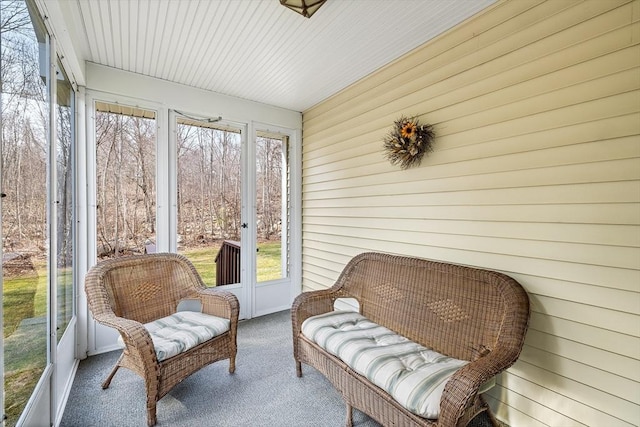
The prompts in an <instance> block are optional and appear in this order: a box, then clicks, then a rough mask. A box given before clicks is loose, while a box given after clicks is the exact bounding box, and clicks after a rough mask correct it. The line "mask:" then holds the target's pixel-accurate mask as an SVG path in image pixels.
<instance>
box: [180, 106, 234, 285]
mask: <svg viewBox="0 0 640 427" xmlns="http://www.w3.org/2000/svg"><path fill="white" fill-rule="evenodd" d="M176 130H177V132H176V134H177V150H178V153H177V155H178V182H177V185H178V195H177V196H178V224H177V225H178V227H177V228H178V253H181V254H183V255H185V256H186V257H187V258H189V260H190V261H191V262H193V264H194V266H195V267H196V269H197V270H198V272H199V273H200V275H201V276H202V280H203V281H204V282H205V283H206V284H207V285H208V286H217V285H228V284H232V283H238V282H239V281H240V230H241V223H240V219H241V206H242V205H241V201H242V199H241V192H240V191H241V176H240V173H241V167H240V166H241V165H240V155H241V149H242V138H241V134H240V130H239V129H234V128H229V127H224V126H214V125H206V124H202V123H199V122H197V121H193V120H186V119H182V118H179V119H178V122H177V127H176Z"/></svg>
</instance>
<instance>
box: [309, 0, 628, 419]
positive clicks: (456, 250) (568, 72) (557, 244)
mask: <svg viewBox="0 0 640 427" xmlns="http://www.w3.org/2000/svg"><path fill="white" fill-rule="evenodd" d="M639 42H640V1H638V0H630V1H628V0H619V1H618V0H616V1H607V2H603V1H598V0H588V1H584V2H578V1H562V2H559V1H543V0H531V1H503V2H500V3H499V4H497V5H496V6H494V7H492V8H490V9H489V10H487V11H485V12H483V13H482V14H481V15H479V16H477V17H476V18H474V19H473V20H470V21H468V22H466V23H465V24H463V25H460V26H458V27H456V28H455V29H453V30H451V31H449V32H448V33H446V34H444V35H442V36H440V37H439V38H437V39H435V40H433V41H431V42H429V43H427V44H426V45H424V46H422V47H420V48H419V49H416V50H415V51H413V52H411V53H410V54H408V55H406V56H405V57H404V58H401V59H400V60H398V61H396V62H394V63H392V64H390V65H388V66H387V67H385V68H383V69H381V70H379V71H378V72H376V73H374V74H372V75H371V76H369V77H367V78H366V79H364V80H362V81H361V82H358V83H357V84H354V85H352V86H351V87H350V88H348V89H346V90H345V91H343V92H342V93H340V94H338V95H336V96H333V97H332V98H330V99H328V100H326V101H325V102H323V103H321V104H319V105H317V106H316V107H314V108H312V109H310V110H308V111H305V112H304V113H303V137H304V141H303V145H304V148H303V258H302V261H303V286H304V289H308V290H311V289H322V288H326V287H328V286H331V285H332V284H333V283H334V281H335V279H336V278H337V276H338V275H339V273H340V271H341V269H342V267H343V266H344V264H346V262H347V261H348V260H349V259H350V258H351V257H352V256H354V255H356V254H358V253H360V252H363V251H368V250H375V251H383V252H392V253H398V254H406V255H414V256H420V257H424V258H431V259H437V260H443V261H449V262H455V263H460V264H467V265H473V266H478V267H483V268H488V269H493V270H498V271H502V272H505V273H506V274H509V275H511V276H512V277H514V278H516V279H517V280H518V281H520V282H521V283H522V284H523V285H524V286H525V288H526V289H527V291H528V292H529V295H530V298H531V303H532V311H533V312H532V317H531V326H530V332H529V334H528V336H527V340H526V344H525V348H524V350H523V353H522V356H521V358H520V360H519V362H518V363H517V364H516V365H514V367H512V368H511V369H510V370H509V371H508V372H507V373H505V374H503V376H502V378H501V379H500V380H499V382H498V383H499V386H498V387H496V388H495V389H494V390H492V391H491V392H490V393H489V402H490V404H491V406H492V407H493V408H494V410H495V412H496V414H497V416H498V418H500V419H502V420H504V421H506V422H507V423H509V424H510V425H512V426H574V425H575V426H600V425H611V426H632V425H639V424H640V418H639V417H640V375H638V373H637V372H640V46H639ZM401 115H404V116H414V115H415V116H419V118H420V119H421V121H423V122H428V123H431V124H433V125H434V126H435V130H436V135H437V137H436V143H435V149H434V152H433V153H431V154H430V155H429V156H428V157H426V158H425V159H423V162H422V165H420V166H419V167H415V168H411V169H408V170H400V169H399V168H396V167H393V166H391V165H390V164H389V163H388V162H387V161H386V160H385V159H384V155H383V153H382V138H383V137H384V135H385V134H386V133H387V132H388V131H389V129H390V127H391V125H392V123H393V121H394V120H396V119H397V118H398V117H399V116H401Z"/></svg>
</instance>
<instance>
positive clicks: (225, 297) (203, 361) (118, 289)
mask: <svg viewBox="0 0 640 427" xmlns="http://www.w3.org/2000/svg"><path fill="white" fill-rule="evenodd" d="M85 290H86V293H87V300H88V304H89V308H90V310H91V313H92V314H93V317H94V318H95V320H96V321H97V322H99V323H101V324H103V325H106V326H110V327H113V328H115V329H117V330H118V332H119V333H120V336H121V337H122V340H123V341H124V345H125V347H124V350H123V352H122V355H121V356H120V358H119V359H118V361H117V362H116V365H115V367H114V368H113V370H112V371H111V373H110V374H109V376H108V377H107V379H106V380H105V381H104V383H103V384H102V388H103V389H105V388H107V387H109V384H110V383H111V379H112V378H113V376H114V375H115V373H116V372H117V370H118V369H119V368H120V367H124V368H128V369H130V370H132V371H133V372H135V373H136V374H138V375H140V376H141V377H142V378H143V379H144V381H145V387H146V394H147V424H148V425H149V426H153V425H155V423H156V403H157V402H158V400H160V399H161V398H162V397H163V396H164V395H166V394H167V393H168V392H169V391H170V390H171V389H172V388H173V387H174V386H175V385H177V384H178V383H180V382H181V381H182V380H184V379H185V378H187V377H188V376H189V375H191V374H193V373H194V372H196V371H198V370H199V369H201V368H203V367H204V366H207V365H209V364H210V363H213V362H216V361H218V360H224V359H229V372H230V373H233V372H234V371H235V357H236V349H237V347H236V331H237V326H238V311H239V305H238V300H237V298H236V297H235V296H234V295H233V294H232V293H230V292H224V291H219V290H216V289H207V287H206V286H205V285H204V283H203V282H202V280H201V278H200V276H199V275H198V273H197V272H196V270H195V268H194V267H193V265H192V264H191V262H189V261H188V260H187V259H186V258H185V257H183V256H181V255H177V254H169V253H156V254H146V255H135V256H130V257H122V258H115V259H110V260H106V261H102V262H100V263H98V264H97V265H96V266H94V267H93V268H91V269H90V270H89V272H88V273H87V275H86V278H85ZM185 300H186V301H192V302H193V300H195V302H196V303H197V304H198V305H199V307H201V309H202V313H204V314H210V315H213V316H217V317H220V318H224V319H228V320H229V330H228V331H227V332H225V333H223V334H221V335H218V336H215V337H213V338H211V339H209V340H208V341H205V342H203V343H201V344H199V345H197V346H195V347H193V348H191V349H189V350H186V351H184V352H182V353H179V354H177V355H175V356H172V357H169V358H167V359H165V360H161V361H159V360H158V357H157V355H156V349H155V347H154V344H153V342H152V339H151V336H150V334H149V332H148V330H147V329H146V328H145V327H144V326H143V325H144V324H145V323H149V322H152V321H154V320H157V319H160V318H163V317H166V316H169V315H171V314H174V313H175V312H176V310H177V306H178V304H179V303H180V302H181V301H185ZM123 397H124V396H123Z"/></svg>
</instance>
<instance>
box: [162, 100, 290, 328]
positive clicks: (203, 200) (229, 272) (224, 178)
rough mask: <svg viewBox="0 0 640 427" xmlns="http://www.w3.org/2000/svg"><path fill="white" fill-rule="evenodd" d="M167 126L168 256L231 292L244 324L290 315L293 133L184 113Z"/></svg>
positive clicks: (175, 115) (210, 283)
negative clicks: (174, 255)
mask: <svg viewBox="0 0 640 427" xmlns="http://www.w3.org/2000/svg"><path fill="white" fill-rule="evenodd" d="M169 122H170V132H169V133H170V135H171V137H170V139H169V140H170V143H169V156H168V158H169V168H170V170H169V176H171V181H172V183H173V185H171V186H170V187H171V188H172V191H171V194H170V196H169V197H170V200H171V202H170V204H171V207H172V213H171V218H170V220H169V223H170V227H169V228H170V230H171V236H172V237H171V241H170V249H171V250H172V251H176V252H178V253H181V254H183V255H185V256H186V257H187V258H189V259H190V260H191V261H192V262H193V264H194V265H195V266H196V269H197V270H198V272H199V273H200V275H201V276H202V278H203V281H204V282H205V284H207V285H208V286H216V287H220V288H222V289H225V290H228V291H231V292H233V293H234V294H235V295H236V296H237V297H238V300H239V301H240V317H241V318H251V317H255V316H260V315H263V314H268V313H272V312H275V311H279V310H284V309H287V308H288V307H289V305H290V303H291V298H292V291H291V280H290V274H289V271H290V268H289V244H288V243H289V241H290V239H289V230H290V227H289V224H290V220H289V207H290V203H289V194H290V192H289V191H288V185H289V182H290V174H289V167H288V153H289V151H288V149H289V141H290V139H291V134H290V133H291V132H290V131H289V133H287V131H286V130H282V129H278V130H269V129H268V127H267V126H260V125H258V126H254V125H253V124H250V125H246V124H242V123H233V122H229V121H225V120H224V119H222V118H203V117H199V116H197V115H195V114H185V113H183V112H179V111H171V112H170V118H169ZM249 135H250V137H249Z"/></svg>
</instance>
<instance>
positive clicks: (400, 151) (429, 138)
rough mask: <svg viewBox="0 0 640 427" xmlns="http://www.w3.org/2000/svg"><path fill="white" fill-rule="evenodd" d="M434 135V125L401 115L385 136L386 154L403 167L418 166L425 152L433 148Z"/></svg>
mask: <svg viewBox="0 0 640 427" xmlns="http://www.w3.org/2000/svg"><path fill="white" fill-rule="evenodd" d="M434 137H435V133H434V132H433V126H431V125H427V124H420V122H419V120H418V119H417V118H416V117H411V118H407V117H404V116H403V117H400V118H399V119H398V120H396V121H395V122H394V126H393V129H392V130H391V131H390V132H389V133H388V134H387V136H386V137H385V138H384V152H385V156H386V158H387V159H388V160H389V161H390V162H391V164H392V165H400V167H401V168H402V169H407V168H408V167H410V166H417V165H419V164H420V162H421V161H422V156H423V155H424V153H426V152H428V151H432V150H433V147H432V144H433V139H434Z"/></svg>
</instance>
